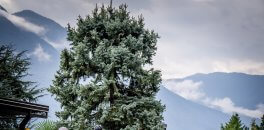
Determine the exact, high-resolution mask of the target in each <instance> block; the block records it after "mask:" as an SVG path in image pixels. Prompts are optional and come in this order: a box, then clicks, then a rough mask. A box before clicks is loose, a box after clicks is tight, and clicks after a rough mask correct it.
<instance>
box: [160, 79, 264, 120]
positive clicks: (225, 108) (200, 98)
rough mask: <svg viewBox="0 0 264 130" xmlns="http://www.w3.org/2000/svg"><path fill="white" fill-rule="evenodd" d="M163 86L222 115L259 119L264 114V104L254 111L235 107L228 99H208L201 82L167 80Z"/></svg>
mask: <svg viewBox="0 0 264 130" xmlns="http://www.w3.org/2000/svg"><path fill="white" fill-rule="evenodd" d="M163 84H164V86H165V87H166V88H167V89H169V90H170V91H172V92H174V93H175V94H177V95H179V96H181V97H183V98H185V99H187V100H191V101H194V102H197V103H200V104H203V105H205V106H207V107H210V108H213V109H217V110H220V111H222V112H223V113H227V114H232V113H239V114H241V115H244V116H248V117H252V118H260V117H261V116H262V115H263V114H264V104H259V105H257V107H256V109H255V110H251V109H247V108H243V107H240V106H236V105H235V103H234V102H233V101H232V100H231V99H230V98H228V97H225V98H212V97H208V96H207V95H206V93H204V92H203V91H202V85H203V83H202V82H194V81H192V80H184V81H179V82H176V81H173V80H167V81H164V82H163Z"/></svg>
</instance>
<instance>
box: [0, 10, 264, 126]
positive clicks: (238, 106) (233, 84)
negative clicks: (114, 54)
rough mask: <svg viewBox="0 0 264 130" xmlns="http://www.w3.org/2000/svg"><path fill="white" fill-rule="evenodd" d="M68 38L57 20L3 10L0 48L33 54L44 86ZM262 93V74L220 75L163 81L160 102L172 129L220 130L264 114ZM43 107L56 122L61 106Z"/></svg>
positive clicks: (35, 73)
mask: <svg viewBox="0 0 264 130" xmlns="http://www.w3.org/2000/svg"><path fill="white" fill-rule="evenodd" d="M66 37H67V30H66V29H65V28H64V27H62V26H61V25H59V24H58V23H56V22H55V21H54V20H52V19H49V18H47V17H45V16H41V15H40V14H38V13H36V12H33V11H31V10H23V11H20V12H16V13H13V14H10V13H8V11H7V10H6V9H5V8H4V7H2V6H1V5H0V45H1V44H10V43H11V44H12V45H13V46H14V47H15V48H16V49H17V51H23V50H28V51H27V56H28V57H30V58H31V62H32V65H31V66H30V67H31V68H30V73H31V74H32V75H33V76H31V77H29V79H30V80H33V81H36V82H38V85H39V87H42V88H47V87H49V86H50V85H51V83H52V79H53V78H54V74H55V72H56V70H58V68H59V55H60V51H61V49H63V48H67V47H68V46H69V43H68V42H67V40H66ZM263 93H264V76H262V75H248V74H243V73H222V72H216V73H210V74H195V75H191V76H188V77H185V78H181V79H168V80H164V81H163V83H162V85H161V88H160V91H159V93H158V94H157V99H159V100H161V102H162V103H163V104H164V105H166V111H165V112H164V121H165V123H166V124H167V129H168V130H217V129H220V125H221V123H225V122H227V121H228V119H229V118H230V115H231V114H232V111H234V112H238V113H239V114H241V119H242V121H243V122H244V123H245V124H247V125H248V124H249V123H250V121H251V120H252V119H253V118H256V117H257V116H258V113H257V112H264V109H263V108H264V107H263V106H262V105H263V104H264V94H263ZM40 103H42V104H46V105H49V106H50V114H49V115H50V116H49V117H50V119H53V120H55V119H56V117H55V115H54V112H55V111H58V110H59V109H60V106H59V103H57V102H56V101H55V100H54V98H53V97H51V95H47V96H46V97H44V98H42V99H41V100H40ZM249 112H250V113H249ZM248 113H249V114H250V115H249V114H248ZM254 114H255V115H254Z"/></svg>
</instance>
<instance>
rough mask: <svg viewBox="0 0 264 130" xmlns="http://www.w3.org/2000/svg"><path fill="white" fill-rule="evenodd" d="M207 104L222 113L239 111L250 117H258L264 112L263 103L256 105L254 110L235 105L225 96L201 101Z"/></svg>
mask: <svg viewBox="0 0 264 130" xmlns="http://www.w3.org/2000/svg"><path fill="white" fill-rule="evenodd" d="M203 102H204V103H205V104H206V105H207V106H209V107H211V108H216V109H220V110H221V111H222V112H224V113H228V114H232V113H234V112H236V113H239V114H241V115H244V116H248V117H252V118H260V117H261V116H262V115H263V114H264V104H259V105H257V108H256V109H255V110H250V109H246V108H243V107H239V106H236V105H235V104H234V103H233V101H232V100H231V99H230V98H228V97H225V98H223V99H218V98H216V99H213V100H212V99H209V98H208V99H205V100H204V101H203Z"/></svg>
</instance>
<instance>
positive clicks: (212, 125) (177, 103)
mask: <svg viewBox="0 0 264 130" xmlns="http://www.w3.org/2000/svg"><path fill="white" fill-rule="evenodd" d="M157 98H158V99H160V100H161V101H162V103H163V104H165V105H166V111H165V112H164V118H165V123H167V125H168V130H218V129H219V128H220V125H221V123H223V122H226V121H227V120H228V118H229V115H226V114H224V113H222V112H220V111H217V110H213V109H210V108H207V107H205V106H203V105H200V104H197V103H194V102H191V101H188V100H185V99H184V98H182V97H180V96H178V95H176V94H174V93H172V92H171V91H169V90H167V89H166V88H164V87H161V89H160V91H159V93H158V95H157Z"/></svg>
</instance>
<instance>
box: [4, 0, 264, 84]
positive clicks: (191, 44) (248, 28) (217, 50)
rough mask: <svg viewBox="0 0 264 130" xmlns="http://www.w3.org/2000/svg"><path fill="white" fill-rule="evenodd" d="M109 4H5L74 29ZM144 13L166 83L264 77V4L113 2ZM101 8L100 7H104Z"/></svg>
mask: <svg viewBox="0 0 264 130" xmlns="http://www.w3.org/2000/svg"><path fill="white" fill-rule="evenodd" d="M96 2H97V3H104V2H105V3H106V4H108V3H109V0H1V1H0V4H1V5H2V6H3V7H5V8H6V9H7V10H8V11H9V12H11V13H14V12H16V11H21V10H24V9H30V10H33V11H35V12H37V13H39V14H41V15H43V16H46V17H48V18H51V19H53V20H55V21H57V22H58V23H59V24H61V25H62V26H64V27H65V26H66V24H67V23H70V24H72V25H74V23H75V22H76V18H77V16H78V15H81V16H85V15H87V14H89V13H91V11H92V10H93V8H94V7H95V3H96ZM113 3H114V5H115V7H117V5H119V4H120V3H127V4H128V7H129V8H128V9H129V11H130V12H131V14H132V15H138V14H143V16H144V17H145V23H146V27H147V28H149V29H154V30H155V31H156V32H157V33H159V35H160V36H161V38H160V39H159V41H158V51H157V55H156V56H155V58H154V65H153V66H154V67H155V68H157V69H160V70H162V74H163V78H165V79H167V78H178V77H184V76H187V75H191V74H194V73H210V72H216V71H220V72H244V73H248V74H264V55H263V54H264V43H263V41H264V0H144V1H143V0H113ZM99 5H100V4H99Z"/></svg>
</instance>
